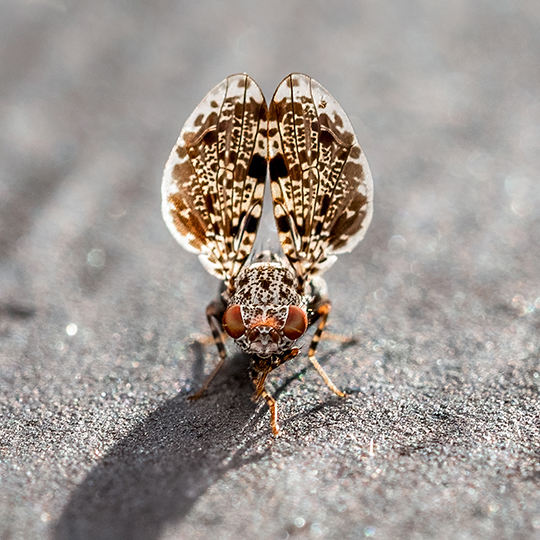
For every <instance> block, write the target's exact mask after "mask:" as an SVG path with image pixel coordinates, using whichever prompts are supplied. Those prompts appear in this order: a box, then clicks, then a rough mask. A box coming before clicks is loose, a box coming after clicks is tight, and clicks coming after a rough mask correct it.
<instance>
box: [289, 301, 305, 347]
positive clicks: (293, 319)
mask: <svg viewBox="0 0 540 540" xmlns="http://www.w3.org/2000/svg"><path fill="white" fill-rule="evenodd" d="M306 328H307V315H306V312H305V311H304V310H303V309H301V308H299V307H297V306H289V315H288V316H287V320H286V321H285V326H284V327H283V333H284V334H285V336H287V337H288V338H289V339H292V340H295V339H298V338H299V337H301V336H302V335H303V334H304V332H305V331H306Z"/></svg>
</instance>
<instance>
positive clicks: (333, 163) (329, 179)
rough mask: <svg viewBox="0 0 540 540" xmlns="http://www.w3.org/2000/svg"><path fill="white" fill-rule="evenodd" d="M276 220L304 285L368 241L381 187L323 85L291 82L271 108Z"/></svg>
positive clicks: (304, 79) (302, 79) (295, 78)
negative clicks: (375, 192)
mask: <svg viewBox="0 0 540 540" xmlns="http://www.w3.org/2000/svg"><path fill="white" fill-rule="evenodd" d="M268 145H269V148H268V156H269V160H270V178H271V183H272V199H273V202H274V216H275V219H276V225H277V228H278V233H279V237H280V242H281V245H282V247H283V250H284V252H285V255H286V256H287V258H288V259H289V261H290V262H291V264H292V265H293V267H294V268H295V270H296V271H297V272H298V274H299V275H300V276H302V277H303V278H304V279H309V277H311V276H314V275H316V274H320V273H322V272H323V271H324V270H326V269H327V268H329V267H330V266H331V265H332V264H333V263H334V261H335V259H336V257H335V255H336V254H338V253H345V252H348V251H351V250H352V248H353V247H354V246H355V245H356V244H357V243H358V242H359V241H360V240H361V239H362V238H363V237H364V234H365V232H366V229H367V228H368V226H369V223H370V221H371V216H372V213H373V182H372V179H371V172H370V169H369V165H368V162H367V160H366V157H365V155H364V153H363V152H362V149H361V148H360V145H359V144H358V141H357V139H356V135H355V134H354V130H353V127H352V125H351V122H350V121H349V119H348V118H347V115H346V114H345V112H344V111H343V109H342V108H341V106H340V105H339V103H338V102H337V101H336V100H335V99H334V98H333V97H332V96H331V95H330V94H329V93H328V91H327V90H325V89H324V88H323V87H322V86H321V85H320V84H319V83H318V82H317V81H315V80H314V79H312V78H311V77H308V76H307V75H302V74H299V73H293V74H291V75H289V76H288V77H286V78H285V79H284V80H283V81H282V82H281V84H280V85H279V86H278V88H277V90H276V92H275V94H274V97H273V99H272V102H271V103H270V106H269V116H268Z"/></svg>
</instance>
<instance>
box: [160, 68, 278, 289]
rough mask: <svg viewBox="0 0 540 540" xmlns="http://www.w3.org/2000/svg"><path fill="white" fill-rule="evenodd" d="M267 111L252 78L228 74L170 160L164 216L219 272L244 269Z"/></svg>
mask: <svg viewBox="0 0 540 540" xmlns="http://www.w3.org/2000/svg"><path fill="white" fill-rule="evenodd" d="M266 116H267V106H266V102H265V99H264V96H263V94H262V92H261V90H260V88H259V87H258V86H257V84H256V83H255V81H254V80H253V79H252V78H251V77H249V76H248V75H245V74H238V75H231V76H230V77H227V78H226V79H225V80H224V81H222V82H221V83H219V84H218V85H217V86H216V87H215V88H214V89H213V90H211V91H210V93H209V94H208V95H207V96H206V97H205V98H204V99H203V100H202V101H201V103H200V104H199V105H198V106H197V108H196V109H195V110H194V111H193V113H192V114H191V116H190V117H189V118H188V119H187V121H186V123H185V124H184V127H183V128H182V131H181V133H180V137H179V138H178V141H177V143H176V146H175V147H174V148H173V149H172V152H171V154H170V156H169V159H168V161H167V164H166V165H165V171H164V173H163V184H162V212H163V219H164V220H165V223H166V224H167V226H168V228H169V230H170V231H171V233H172V235H173V236H174V238H176V240H177V241H178V242H179V243H180V245H181V246H182V247H184V248H185V249H187V250H188V251H192V252H195V253H199V257H200V259H201V262H202V263H203V265H204V267H205V268H206V269H207V270H208V271H209V272H210V273H211V274H214V275H215V276H217V277H219V278H220V279H225V280H228V279H230V278H232V277H234V276H235V275H236V274H237V273H238V272H239V271H240V269H241V268H242V265H243V264H244V262H245V260H246V258H247V257H248V256H249V254H250V252H251V249H252V247H253V243H254V241H255V235H256V232H257V227H258V224H259V219H260V216H261V211H262V203H263V198H264V188H265V182H266V171H267V161H266V156H267V134H266V128H267V125H266Z"/></svg>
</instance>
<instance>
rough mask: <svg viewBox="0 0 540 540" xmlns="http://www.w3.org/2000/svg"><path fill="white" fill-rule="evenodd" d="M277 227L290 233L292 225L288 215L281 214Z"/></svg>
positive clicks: (280, 230) (282, 231) (283, 231)
mask: <svg viewBox="0 0 540 540" xmlns="http://www.w3.org/2000/svg"><path fill="white" fill-rule="evenodd" d="M276 227H277V229H278V231H279V232H281V233H288V232H289V231H290V230H291V226H290V225H289V220H288V219H287V216H281V217H280V218H278V219H277V220H276Z"/></svg>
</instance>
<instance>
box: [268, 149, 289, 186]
mask: <svg viewBox="0 0 540 540" xmlns="http://www.w3.org/2000/svg"><path fill="white" fill-rule="evenodd" d="M287 176H288V172H287V165H286V164H285V160H284V159H283V156H282V155H281V154H277V156H275V157H273V158H272V159H271V160H270V178H272V180H277V179H278V178H287Z"/></svg>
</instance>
